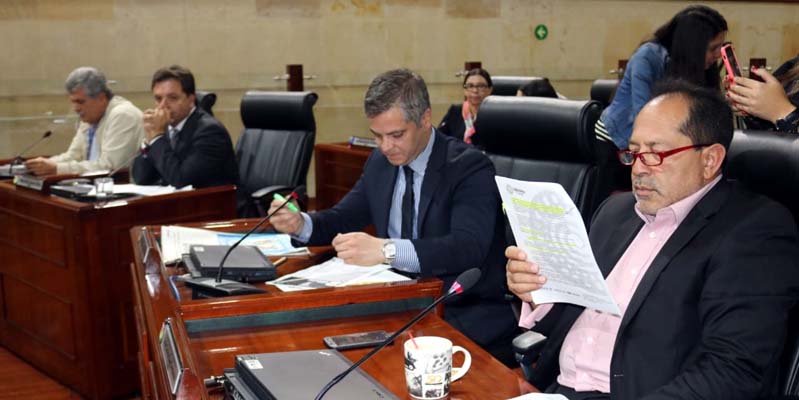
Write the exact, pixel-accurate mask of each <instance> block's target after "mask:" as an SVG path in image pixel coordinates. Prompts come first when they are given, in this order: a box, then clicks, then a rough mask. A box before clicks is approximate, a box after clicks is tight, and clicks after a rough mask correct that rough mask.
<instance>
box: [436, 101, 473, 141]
mask: <svg viewBox="0 0 799 400" xmlns="http://www.w3.org/2000/svg"><path fill="white" fill-rule="evenodd" d="M462 110H463V103H461V104H453V105H451V106H450V107H449V110H447V114H446V115H444V118H442V119H441V123H440V124H438V130H439V131H441V133H443V134H445V135H447V136H452V137H454V138H455V139H458V140H460V141H463V134H464V132H466V124H465V123H464V122H463V113H461V111H462ZM475 133H476V132H475Z"/></svg>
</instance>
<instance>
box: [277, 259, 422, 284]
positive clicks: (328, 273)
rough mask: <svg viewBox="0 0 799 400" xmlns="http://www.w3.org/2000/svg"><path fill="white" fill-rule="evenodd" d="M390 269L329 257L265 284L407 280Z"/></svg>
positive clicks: (366, 282) (361, 282)
mask: <svg viewBox="0 0 799 400" xmlns="http://www.w3.org/2000/svg"><path fill="white" fill-rule="evenodd" d="M390 268H391V266H389V265H386V264H378V265H370V266H360V265H352V264H347V263H345V262H344V260H342V259H340V258H338V257H333V258H331V259H330V260H327V261H325V262H323V263H321V264H318V265H314V266H312V267H308V268H305V269H301V270H299V271H297V272H295V273H293V274H288V275H283V276H281V277H280V278H278V279H275V280H274V281H271V282H268V283H270V284H272V285H275V286H277V288H278V289H280V290H282V291H284V292H292V291H296V290H308V289H319V288H324V287H339V286H353V285H367V284H370V283H388V282H400V281H407V280H410V279H411V278H408V277H407V276H404V275H400V274H398V273H396V272H394V271H391V269H390Z"/></svg>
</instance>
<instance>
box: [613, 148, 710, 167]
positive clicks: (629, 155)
mask: <svg viewBox="0 0 799 400" xmlns="http://www.w3.org/2000/svg"><path fill="white" fill-rule="evenodd" d="M707 146H710V145H709V144H694V145H690V146H685V147H678V148H676V149H672V150H669V151H645V152H642V153H637V152H634V151H632V150H629V149H628V150H619V151H618V152H617V155H618V156H619V161H621V163H622V164H624V165H633V163H635V160H636V159H639V160H641V162H642V163H644V165H646V166H647V167H657V166H658V165H660V164H663V160H664V159H665V158H666V157H668V156H673V155H675V154H677V153H681V152H683V151H685V150H689V149H698V148H700V147H707Z"/></svg>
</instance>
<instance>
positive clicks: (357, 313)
mask: <svg viewBox="0 0 799 400" xmlns="http://www.w3.org/2000/svg"><path fill="white" fill-rule="evenodd" d="M433 301H435V298H433V297H416V298H410V299H401V300H384V301H375V302H369V303H360V304H345V305H337V306H329V307H316V308H307V309H299V310H287V311H275V312H264V313H258V314H249V315H237V316H228V317H218V318H204V319H195V320H185V321H184V323H185V325H186V331H187V332H188V333H189V334H190V335H191V334H197V333H202V332H208V331H216V330H223V329H240V328H253V327H266V326H274V325H282V324H291V323H297V322H310V321H320V320H325V319H334V318H349V317H361V316H368V315H379V314H387V313H396V312H403V311H412V310H421V309H423V308H425V307H427V306H429V305H430V304H432V303H433Z"/></svg>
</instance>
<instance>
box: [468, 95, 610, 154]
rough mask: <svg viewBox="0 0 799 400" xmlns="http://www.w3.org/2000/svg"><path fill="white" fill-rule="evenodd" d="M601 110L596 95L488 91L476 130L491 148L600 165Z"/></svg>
mask: <svg viewBox="0 0 799 400" xmlns="http://www.w3.org/2000/svg"><path fill="white" fill-rule="evenodd" d="M601 111H602V107H601V106H600V105H599V103H598V102H596V101H592V100H561V99H551V98H545V97H506V96H488V97H487V98H485V99H484V100H483V104H482V105H481V106H480V114H479V116H478V118H477V122H476V124H475V130H476V131H477V132H478V133H479V134H480V144H481V145H482V146H483V147H484V149H485V150H486V151H487V152H489V153H493V154H503V155H508V156H514V157H521V158H530V159H536V160H553V161H570V162H583V163H589V164H594V163H595V159H596V156H595V150H594V143H595V141H596V135H595V134H594V124H596V120H597V119H598V118H599V114H600V112H601Z"/></svg>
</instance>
